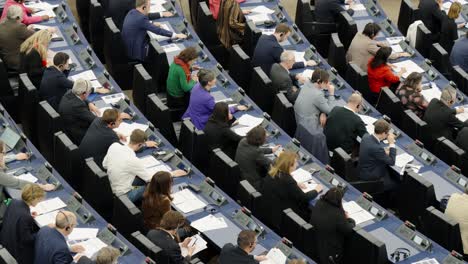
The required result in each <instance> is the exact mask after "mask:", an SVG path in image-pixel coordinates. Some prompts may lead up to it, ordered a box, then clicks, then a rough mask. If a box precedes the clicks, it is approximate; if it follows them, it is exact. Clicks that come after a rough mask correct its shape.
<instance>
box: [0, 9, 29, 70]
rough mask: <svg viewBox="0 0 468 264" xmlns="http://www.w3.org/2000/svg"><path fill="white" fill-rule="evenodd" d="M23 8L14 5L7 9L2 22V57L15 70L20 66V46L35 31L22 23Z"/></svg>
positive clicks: (0, 41)
mask: <svg viewBox="0 0 468 264" xmlns="http://www.w3.org/2000/svg"><path fill="white" fill-rule="evenodd" d="M22 19H23V10H22V9H21V7H19V6H17V5H12V6H10V7H9V8H8V10H7V11H6V19H4V20H3V21H2V22H1V23H0V57H1V58H2V59H3V61H4V62H5V64H6V66H7V67H8V68H10V69H13V70H19V67H20V46H21V44H22V43H23V42H24V41H25V40H26V39H27V38H29V37H30V36H32V35H33V34H34V31H32V30H29V29H28V28H27V27H26V25H24V24H23V23H21V20H22Z"/></svg>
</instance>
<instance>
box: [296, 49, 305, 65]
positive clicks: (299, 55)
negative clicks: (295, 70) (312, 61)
mask: <svg viewBox="0 0 468 264" xmlns="http://www.w3.org/2000/svg"><path fill="white" fill-rule="evenodd" d="M304 55H305V52H300V51H294V60H295V61H296V62H303V63H304V64H305V62H306V60H305V58H304Z"/></svg>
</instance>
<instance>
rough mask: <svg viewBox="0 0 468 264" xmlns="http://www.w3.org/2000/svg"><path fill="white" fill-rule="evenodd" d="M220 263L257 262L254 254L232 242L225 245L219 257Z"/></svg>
mask: <svg viewBox="0 0 468 264" xmlns="http://www.w3.org/2000/svg"><path fill="white" fill-rule="evenodd" d="M218 263H219V264H257V263H258V261H256V260H255V259H254V258H253V256H252V255H249V254H247V252H245V251H244V250H242V249H241V248H240V247H238V246H234V245H233V244H231V243H228V244H226V245H224V247H223V249H221V253H220V254H219V259H218Z"/></svg>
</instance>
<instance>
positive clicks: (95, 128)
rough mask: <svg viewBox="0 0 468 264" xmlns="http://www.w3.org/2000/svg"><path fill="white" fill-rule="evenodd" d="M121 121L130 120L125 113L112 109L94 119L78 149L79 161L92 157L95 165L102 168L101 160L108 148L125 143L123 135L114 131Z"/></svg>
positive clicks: (125, 139)
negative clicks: (114, 144) (121, 142)
mask: <svg viewBox="0 0 468 264" xmlns="http://www.w3.org/2000/svg"><path fill="white" fill-rule="evenodd" d="M122 119H130V116H129V115H128V114H126V113H119V111H118V110H117V109H114V108H112V109H107V110H106V111H104V113H103V114H102V117H100V118H96V119H94V121H93V122H92V123H91V125H90V126H89V128H88V130H87V131H86V134H85V136H84V137H83V140H82V141H81V144H80V146H79V148H78V151H79V153H80V157H81V159H82V160H84V159H86V158H90V157H92V158H94V161H95V162H96V164H98V165H99V166H102V160H103V159H104V156H105V155H106V153H107V150H108V149H109V147H110V146H111V145H112V144H113V143H118V142H119V141H124V142H126V141H127V138H126V137H125V136H124V135H122V134H119V133H117V132H115V131H114V129H115V128H118V127H119V125H120V124H121V123H122Z"/></svg>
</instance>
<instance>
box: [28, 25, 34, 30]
mask: <svg viewBox="0 0 468 264" xmlns="http://www.w3.org/2000/svg"><path fill="white" fill-rule="evenodd" d="M26 29H28V30H31V31H34V25H33V24H31V25H28V26H27V27H26Z"/></svg>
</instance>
